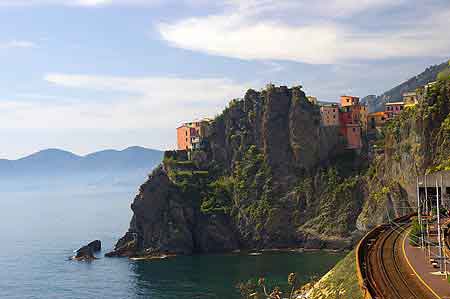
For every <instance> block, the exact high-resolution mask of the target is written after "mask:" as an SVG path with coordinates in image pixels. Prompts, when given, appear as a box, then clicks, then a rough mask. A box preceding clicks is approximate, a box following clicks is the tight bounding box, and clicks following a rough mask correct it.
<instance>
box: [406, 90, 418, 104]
mask: <svg viewBox="0 0 450 299" xmlns="http://www.w3.org/2000/svg"><path fill="white" fill-rule="evenodd" d="M402 97H403V103H404V104H405V107H412V106H414V105H416V104H417V103H418V102H419V101H418V96H417V92H415V91H410V92H405V93H404V94H403V95H402Z"/></svg>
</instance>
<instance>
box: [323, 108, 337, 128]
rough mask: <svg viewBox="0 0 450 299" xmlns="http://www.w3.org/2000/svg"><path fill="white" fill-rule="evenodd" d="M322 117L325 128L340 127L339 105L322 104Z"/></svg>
mask: <svg viewBox="0 0 450 299" xmlns="http://www.w3.org/2000/svg"><path fill="white" fill-rule="evenodd" d="M320 116H321V125H322V126H323V127H329V126H339V105H338V104H337V103H323V104H321V105H320Z"/></svg>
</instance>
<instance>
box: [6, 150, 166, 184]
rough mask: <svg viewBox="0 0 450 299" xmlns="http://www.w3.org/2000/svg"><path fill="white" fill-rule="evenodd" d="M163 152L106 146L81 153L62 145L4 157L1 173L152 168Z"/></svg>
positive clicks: (115, 170)
mask: <svg viewBox="0 0 450 299" xmlns="http://www.w3.org/2000/svg"><path fill="white" fill-rule="evenodd" d="M162 157H163V152H162V151H158V150H153V149H147V148H143V147H137V146H136V147H130V148H127V149H125V150H122V151H117V150H104V151H100V152H95V153H92V154H89V155H86V156H78V155H75V154H73V153H71V152H68V151H63V150H59V149H46V150H43V151H39V152H37V153H34V154H32V155H30V156H27V157H24V158H21V159H18V160H5V159H0V177H17V176H24V177H26V176H30V175H32V176H39V177H48V176H57V175H67V174H75V175H76V174H81V173H114V172H127V171H133V170H137V169H143V170H146V171H148V172H150V171H151V170H152V169H153V167H155V165H157V164H158V163H160V162H161V160H162Z"/></svg>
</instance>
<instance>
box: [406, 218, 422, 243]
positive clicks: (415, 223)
mask: <svg viewBox="0 0 450 299" xmlns="http://www.w3.org/2000/svg"><path fill="white" fill-rule="evenodd" d="M408 239H409V244H411V245H413V246H417V245H418V244H419V242H420V225H419V220H418V219H417V217H414V219H413V220H412V225H411V230H410V231H409V235H408Z"/></svg>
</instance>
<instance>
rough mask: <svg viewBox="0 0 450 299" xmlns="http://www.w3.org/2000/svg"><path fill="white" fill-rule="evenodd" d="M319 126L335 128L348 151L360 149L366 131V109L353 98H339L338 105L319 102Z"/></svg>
mask: <svg viewBox="0 0 450 299" xmlns="http://www.w3.org/2000/svg"><path fill="white" fill-rule="evenodd" d="M319 106H320V116H321V126H322V127H330V126H335V127H338V128H339V131H340V134H341V135H342V136H344V138H345V139H346V140H347V148H348V149H361V147H362V136H361V134H362V132H363V131H364V132H365V131H366V130H367V114H368V113H367V107H366V106H365V105H362V104H360V103H359V98H358V97H354V96H341V99H340V106H339V104H338V103H331V102H319Z"/></svg>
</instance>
